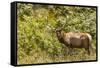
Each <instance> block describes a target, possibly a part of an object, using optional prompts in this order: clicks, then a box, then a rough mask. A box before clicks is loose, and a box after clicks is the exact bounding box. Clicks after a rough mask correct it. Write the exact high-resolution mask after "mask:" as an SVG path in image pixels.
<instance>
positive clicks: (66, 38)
mask: <svg viewBox="0 0 100 68" xmlns="http://www.w3.org/2000/svg"><path fill="white" fill-rule="evenodd" d="M55 31H56V34H57V37H58V40H59V42H60V43H62V44H64V45H65V46H67V47H68V48H84V49H85V50H86V51H87V52H88V54H90V51H89V47H91V40H92V37H91V35H90V34H88V33H80V32H77V33H76V32H67V33H66V32H65V31H63V30H62V29H60V28H58V29H56V30H55Z"/></svg>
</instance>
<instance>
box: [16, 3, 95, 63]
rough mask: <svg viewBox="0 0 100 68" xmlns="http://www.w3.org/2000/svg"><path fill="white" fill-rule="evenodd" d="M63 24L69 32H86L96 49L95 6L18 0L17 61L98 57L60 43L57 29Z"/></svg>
mask: <svg viewBox="0 0 100 68" xmlns="http://www.w3.org/2000/svg"><path fill="white" fill-rule="evenodd" d="M58 27H61V28H63V30H64V31H66V32H87V33H89V34H91V36H92V38H93V42H92V44H93V48H95V49H96V8H93V7H79V6H76V7H75V6H58V5H39V4H21V3H18V4H17V29H18V31H17V39H18V46H17V57H18V64H33V63H34V64H35V63H51V62H70V61H84V60H95V59H96V54H95V52H94V53H93V54H91V55H90V56H88V55H87V54H86V53H84V52H85V50H84V49H72V51H71V54H68V48H67V47H65V46H64V45H63V44H61V43H60V42H59V41H58V39H57V36H56V33H55V32H54V29H55V28H58Z"/></svg>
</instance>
